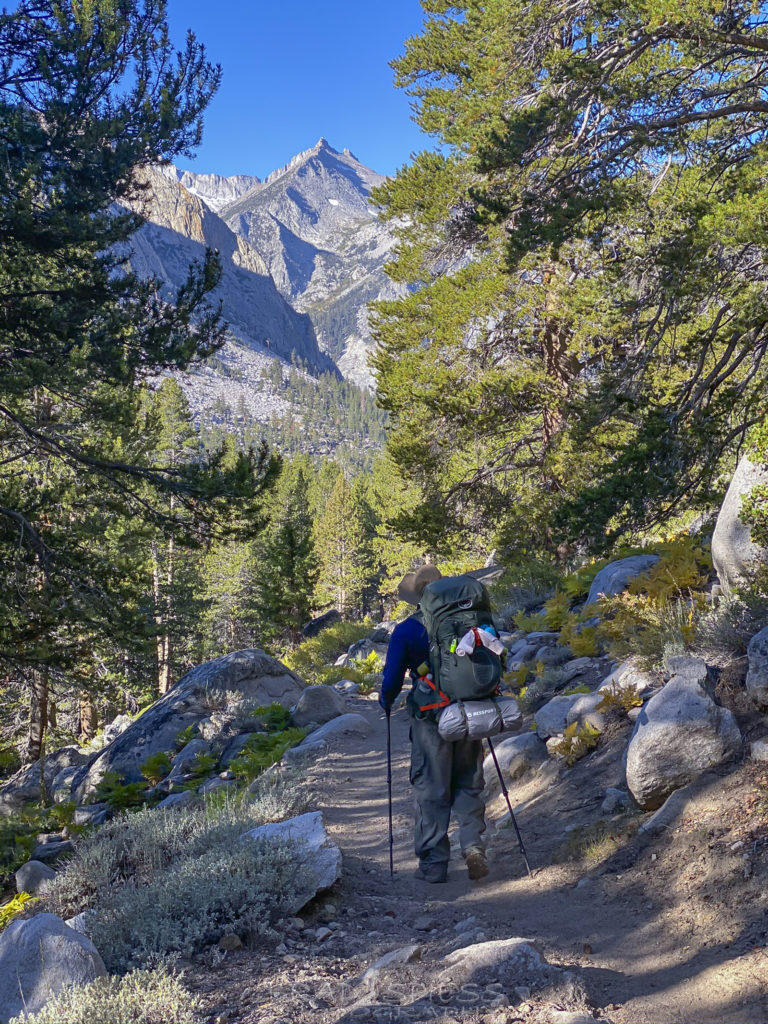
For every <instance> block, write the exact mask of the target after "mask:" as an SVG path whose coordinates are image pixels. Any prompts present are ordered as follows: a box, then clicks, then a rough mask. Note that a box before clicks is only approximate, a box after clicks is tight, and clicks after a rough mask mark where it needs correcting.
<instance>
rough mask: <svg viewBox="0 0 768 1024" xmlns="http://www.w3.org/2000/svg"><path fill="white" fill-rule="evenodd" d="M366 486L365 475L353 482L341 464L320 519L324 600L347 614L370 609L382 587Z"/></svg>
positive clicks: (319, 588) (317, 539)
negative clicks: (351, 482)
mask: <svg viewBox="0 0 768 1024" xmlns="http://www.w3.org/2000/svg"><path fill="white" fill-rule="evenodd" d="M366 492H367V484H366V483H365V482H364V481H362V480H356V481H355V482H354V483H353V484H351V485H350V483H349V481H348V480H347V478H346V476H345V474H344V471H343V470H339V471H338V474H337V476H336V481H335V483H334V486H333V490H332V491H331V494H330V496H329V498H328V502H327V504H326V506H325V508H324V510H323V511H322V512H321V513H320V515H319V516H318V519H317V521H316V524H315V543H316V546H317V553H318V558H319V561H320V577H319V580H318V585H317V599H318V603H319V604H321V605H327V604H333V605H334V606H335V607H336V608H337V609H338V610H339V612H341V614H342V615H343V616H345V617H352V616H357V617H361V616H362V615H363V614H365V613H366V612H368V611H370V610H371V609H372V607H373V602H374V597H375V595H376V593H377V590H378V587H377V583H378V576H379V574H378V564H377V560H376V557H375V553H374V548H373V538H374V534H375V529H376V523H375V516H374V513H373V510H372V508H371V505H370V503H369V501H368V497H367V493H366Z"/></svg>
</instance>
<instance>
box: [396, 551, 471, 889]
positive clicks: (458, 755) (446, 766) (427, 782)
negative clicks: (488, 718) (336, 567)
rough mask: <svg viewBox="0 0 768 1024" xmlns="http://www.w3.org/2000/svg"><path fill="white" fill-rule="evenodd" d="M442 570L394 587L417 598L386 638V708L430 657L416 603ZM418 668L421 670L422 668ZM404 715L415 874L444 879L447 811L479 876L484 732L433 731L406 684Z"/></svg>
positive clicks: (403, 596)
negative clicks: (468, 735) (475, 736)
mask: <svg viewBox="0 0 768 1024" xmlns="http://www.w3.org/2000/svg"><path fill="white" fill-rule="evenodd" d="M438 579H442V574H441V573H440V572H439V570H438V569H437V568H436V566H434V565H423V566H422V567H421V568H420V569H419V570H418V572H415V573H408V574H407V575H406V576H404V577H403V580H402V582H401V583H400V586H399V587H398V591H397V593H398V597H399V598H400V600H401V601H407V602H408V604H414V605H417V611H416V612H415V613H414V614H412V615H410V616H409V617H408V618H407V619H405V620H404V621H403V622H401V623H399V624H398V625H397V626H396V627H395V630H394V632H393V633H392V637H391V639H390V642H389V648H388V650H387V659H386V663H385V665H384V678H383V681H382V684H381V694H380V696H379V704H380V705H381V707H382V708H383V709H384V711H385V712H386V713H387V714H389V713H390V711H391V710H392V705H393V704H394V702H395V700H396V699H397V696H398V694H399V693H400V691H401V690H402V688H403V683H404V681H405V673H406V672H408V671H410V673H411V679H412V681H413V682H414V684H415V683H416V682H417V680H418V677H419V675H420V674H423V673H424V671H425V666H427V665H428V664H429V639H428V637H427V631H426V629H425V627H424V622H423V619H422V615H421V612H420V610H418V605H419V602H420V601H421V597H422V594H423V592H424V588H425V587H426V586H427V584H428V583H431V582H433V581H434V580H438ZM420 670H421V673H420ZM406 705H407V708H408V714H409V717H410V723H411V724H410V739H411V773H410V780H411V785H412V786H413V789H414V794H415V797H416V823H415V833H414V845H415V851H416V856H417V857H418V858H419V867H418V869H417V871H416V878H419V879H421V880H422V881H425V882H431V883H440V882H445V881H446V879H447V875H448V859H449V857H450V854H451V848H450V843H449V841H448V825H449V822H450V817H451V811H453V812H454V814H455V815H456V818H457V820H458V824H459V842H460V844H461V852H462V854H463V856H464V859H465V861H466V864H467V871H468V874H469V877H470V878H471V879H472V880H477V879H480V878H484V877H485V876H486V875H487V874H488V866H487V863H486V859H485V850H484V849H483V840H482V837H483V833H484V832H485V804H484V803H483V799H482V792H483V788H484V779H483V744H482V740H470V739H464V740H458V741H455V742H448V741H446V740H444V739H442V738H441V737H440V735H439V734H438V731H437V721H436V715H434V714H430V713H429V712H427V713H425V712H424V711H422V712H420V716H419V717H417V712H418V710H419V709H418V705H417V703H416V701H415V699H414V696H413V689H412V690H411V692H410V694H409V696H408V700H407V702H406Z"/></svg>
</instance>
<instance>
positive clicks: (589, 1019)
mask: <svg viewBox="0 0 768 1024" xmlns="http://www.w3.org/2000/svg"><path fill="white" fill-rule="evenodd" d="M547 1020H548V1021H551V1024H596V1022H595V1018H594V1017H593V1016H592V1014H591V1013H584V1012H583V1011H582V1012H579V1011H578V1010H577V1011H574V1010H550V1011H549V1015H548V1017H547Z"/></svg>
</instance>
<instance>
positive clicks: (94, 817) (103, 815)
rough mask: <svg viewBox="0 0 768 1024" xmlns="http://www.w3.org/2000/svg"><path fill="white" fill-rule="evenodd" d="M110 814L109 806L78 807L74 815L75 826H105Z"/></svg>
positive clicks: (88, 805)
mask: <svg viewBox="0 0 768 1024" xmlns="http://www.w3.org/2000/svg"><path fill="white" fill-rule="evenodd" d="M108 814H109V804H104V803H102V804H87V805H86V806H85V807H76V808H75V813H74V814H73V815H72V821H73V823H74V824H75V825H93V826H96V825H103V824H104V822H105V821H106V820H107V815H108Z"/></svg>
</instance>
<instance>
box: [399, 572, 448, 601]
mask: <svg viewBox="0 0 768 1024" xmlns="http://www.w3.org/2000/svg"><path fill="white" fill-rule="evenodd" d="M442 577H443V574H442V573H441V572H440V570H439V569H438V568H437V566H436V565H422V567H421V568H420V569H418V570H417V571H416V572H408V573H406V574H405V576H403V578H402V580H401V581H400V585H399V587H398V588H397V596H398V597H399V598H400V600H401V601H407V602H408V604H418V603H419V601H421V595H422V594H423V593H424V587H426V585H427V584H428V583H433V582H434V581H435V580H439V579H442Z"/></svg>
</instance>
